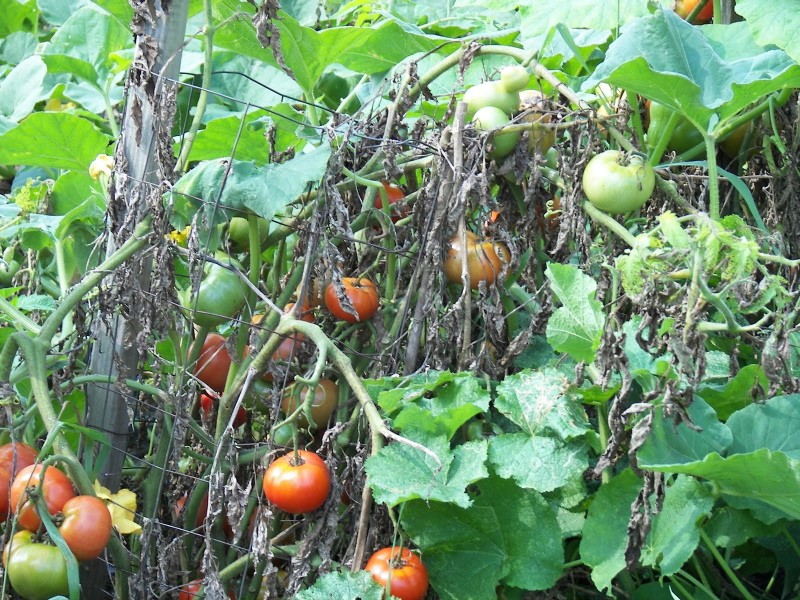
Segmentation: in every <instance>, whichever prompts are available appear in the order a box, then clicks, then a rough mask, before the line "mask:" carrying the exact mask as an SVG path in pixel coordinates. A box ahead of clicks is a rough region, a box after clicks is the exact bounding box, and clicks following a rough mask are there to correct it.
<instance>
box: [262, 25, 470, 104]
mask: <svg viewBox="0 0 800 600" xmlns="http://www.w3.org/2000/svg"><path fill="white" fill-rule="evenodd" d="M278 27H279V28H280V30H281V46H282V49H283V55H284V57H285V59H286V63H287V65H288V66H289V68H290V69H291V70H292V73H293V74H294V76H295V79H296V81H297V83H299V84H300V87H301V88H303V89H304V90H313V89H314V86H315V85H316V83H317V81H318V80H319V78H320V77H321V76H322V73H323V72H324V71H325V69H326V67H328V66H329V65H331V64H333V63H339V64H341V65H343V66H345V67H347V68H348V69H352V70H353V71H358V72H359V73H364V74H366V75H372V74H376V73H384V72H387V71H389V70H391V69H393V68H394V67H395V66H396V65H397V64H398V63H400V62H401V61H403V60H404V59H406V58H408V57H409V56H411V55H414V54H418V53H424V52H430V51H432V50H434V49H439V48H440V47H442V46H443V45H444V46H447V42H448V41H449V40H444V39H442V38H436V37H433V36H426V35H420V34H414V33H411V32H408V31H406V30H404V29H403V28H402V27H400V25H399V24H398V23H397V22H395V21H393V20H388V19H387V20H382V21H380V22H378V23H377V24H376V25H374V26H373V27H334V28H330V29H325V30H323V31H319V32H318V31H315V30H314V29H311V28H310V27H303V26H302V25H300V23H298V22H297V21H296V20H295V19H293V18H291V17H290V16H289V15H286V14H282V16H281V19H280V21H279V22H278ZM452 44H453V46H455V42H453V43H452ZM446 50H447V49H446V48H442V51H446Z"/></svg>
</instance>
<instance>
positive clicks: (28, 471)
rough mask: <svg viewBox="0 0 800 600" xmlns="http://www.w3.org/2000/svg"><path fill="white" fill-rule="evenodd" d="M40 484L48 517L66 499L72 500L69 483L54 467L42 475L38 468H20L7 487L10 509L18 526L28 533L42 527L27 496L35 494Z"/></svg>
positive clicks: (59, 507) (40, 469) (73, 495)
mask: <svg viewBox="0 0 800 600" xmlns="http://www.w3.org/2000/svg"><path fill="white" fill-rule="evenodd" d="M40 481H42V483H41V490H42V495H43V497H44V501H45V504H46V505H47V510H48V512H49V513H50V514H51V515H54V514H56V513H57V512H59V511H61V509H62V508H63V507H64V504H65V503H66V502H67V500H69V499H70V498H74V497H75V490H74V489H73V488H72V482H71V481H70V480H69V477H67V476H66V475H65V474H64V473H63V472H61V471H59V470H58V469H57V468H55V467H47V469H46V470H45V471H44V476H42V465H40V464H39V465H29V466H27V467H25V468H24V469H22V470H21V471H20V472H19V473H17V476H16V477H15V478H14V481H13V482H12V484H11V495H10V500H9V501H10V503H11V510H12V511H15V513H16V516H17V522H18V523H19V525H20V527H22V528H24V529H27V530H29V531H36V530H37V529H39V527H40V526H41V524H42V520H41V518H40V517H39V513H38V512H37V510H36V507H35V505H34V503H33V502H31V499H30V498H29V492H28V490H29V489H30V488H33V489H32V491H31V493H34V494H36V493H38V490H39V488H40V485H39V483H40Z"/></svg>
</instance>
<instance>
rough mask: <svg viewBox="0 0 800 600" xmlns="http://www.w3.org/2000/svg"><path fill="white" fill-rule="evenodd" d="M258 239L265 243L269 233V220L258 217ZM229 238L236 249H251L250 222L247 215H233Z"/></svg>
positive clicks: (229, 224) (229, 227) (229, 225)
mask: <svg viewBox="0 0 800 600" xmlns="http://www.w3.org/2000/svg"><path fill="white" fill-rule="evenodd" d="M257 222H258V241H259V243H263V242H264V240H265V239H267V235H268V234H269V221H267V220H266V219H262V218H261V217H258V219H257ZM228 239H229V240H230V242H231V245H232V246H233V248H234V249H236V250H244V251H247V250H249V249H250V223H249V221H248V220H247V219H246V218H245V217H233V218H232V219H231V220H230V222H229V223H228Z"/></svg>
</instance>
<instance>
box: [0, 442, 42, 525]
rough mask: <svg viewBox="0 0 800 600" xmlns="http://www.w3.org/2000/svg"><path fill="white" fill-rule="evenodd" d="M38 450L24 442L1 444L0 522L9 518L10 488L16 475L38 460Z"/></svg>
mask: <svg viewBox="0 0 800 600" xmlns="http://www.w3.org/2000/svg"><path fill="white" fill-rule="evenodd" d="M36 455H37V452H36V450H35V449H34V448H31V447H30V446H28V445H27V444H23V443H22V442H9V443H8V444H4V445H3V446H0V523H2V522H3V521H5V520H6V519H7V518H8V515H9V514H11V512H12V511H11V510H10V507H9V504H8V489H9V488H10V487H11V482H12V481H14V477H15V476H16V474H17V473H19V472H20V471H21V470H22V469H24V468H25V467H27V466H29V465H32V464H33V463H35V462H36Z"/></svg>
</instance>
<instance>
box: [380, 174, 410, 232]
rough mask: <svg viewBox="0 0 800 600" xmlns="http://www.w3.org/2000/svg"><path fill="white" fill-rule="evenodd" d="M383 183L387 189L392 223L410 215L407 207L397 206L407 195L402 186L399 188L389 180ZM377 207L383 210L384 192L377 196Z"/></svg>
mask: <svg viewBox="0 0 800 600" xmlns="http://www.w3.org/2000/svg"><path fill="white" fill-rule="evenodd" d="M381 183H382V184H383V189H384V190H386V199H387V200H388V201H389V213H390V215H391V218H392V223H396V222H397V221H399V220H400V219H402V218H403V217H405V216H407V215H408V208H407V207H405V206H402V207H399V208H398V207H397V206H395V204H397V203H398V202H402V201H403V200H404V199H405V197H406V195H405V193H404V192H403V190H402V188H399V187H398V186H396V185H395V184H393V183H389V182H388V181H381ZM375 208H377V209H378V210H383V194H378V195H377V196H375Z"/></svg>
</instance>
